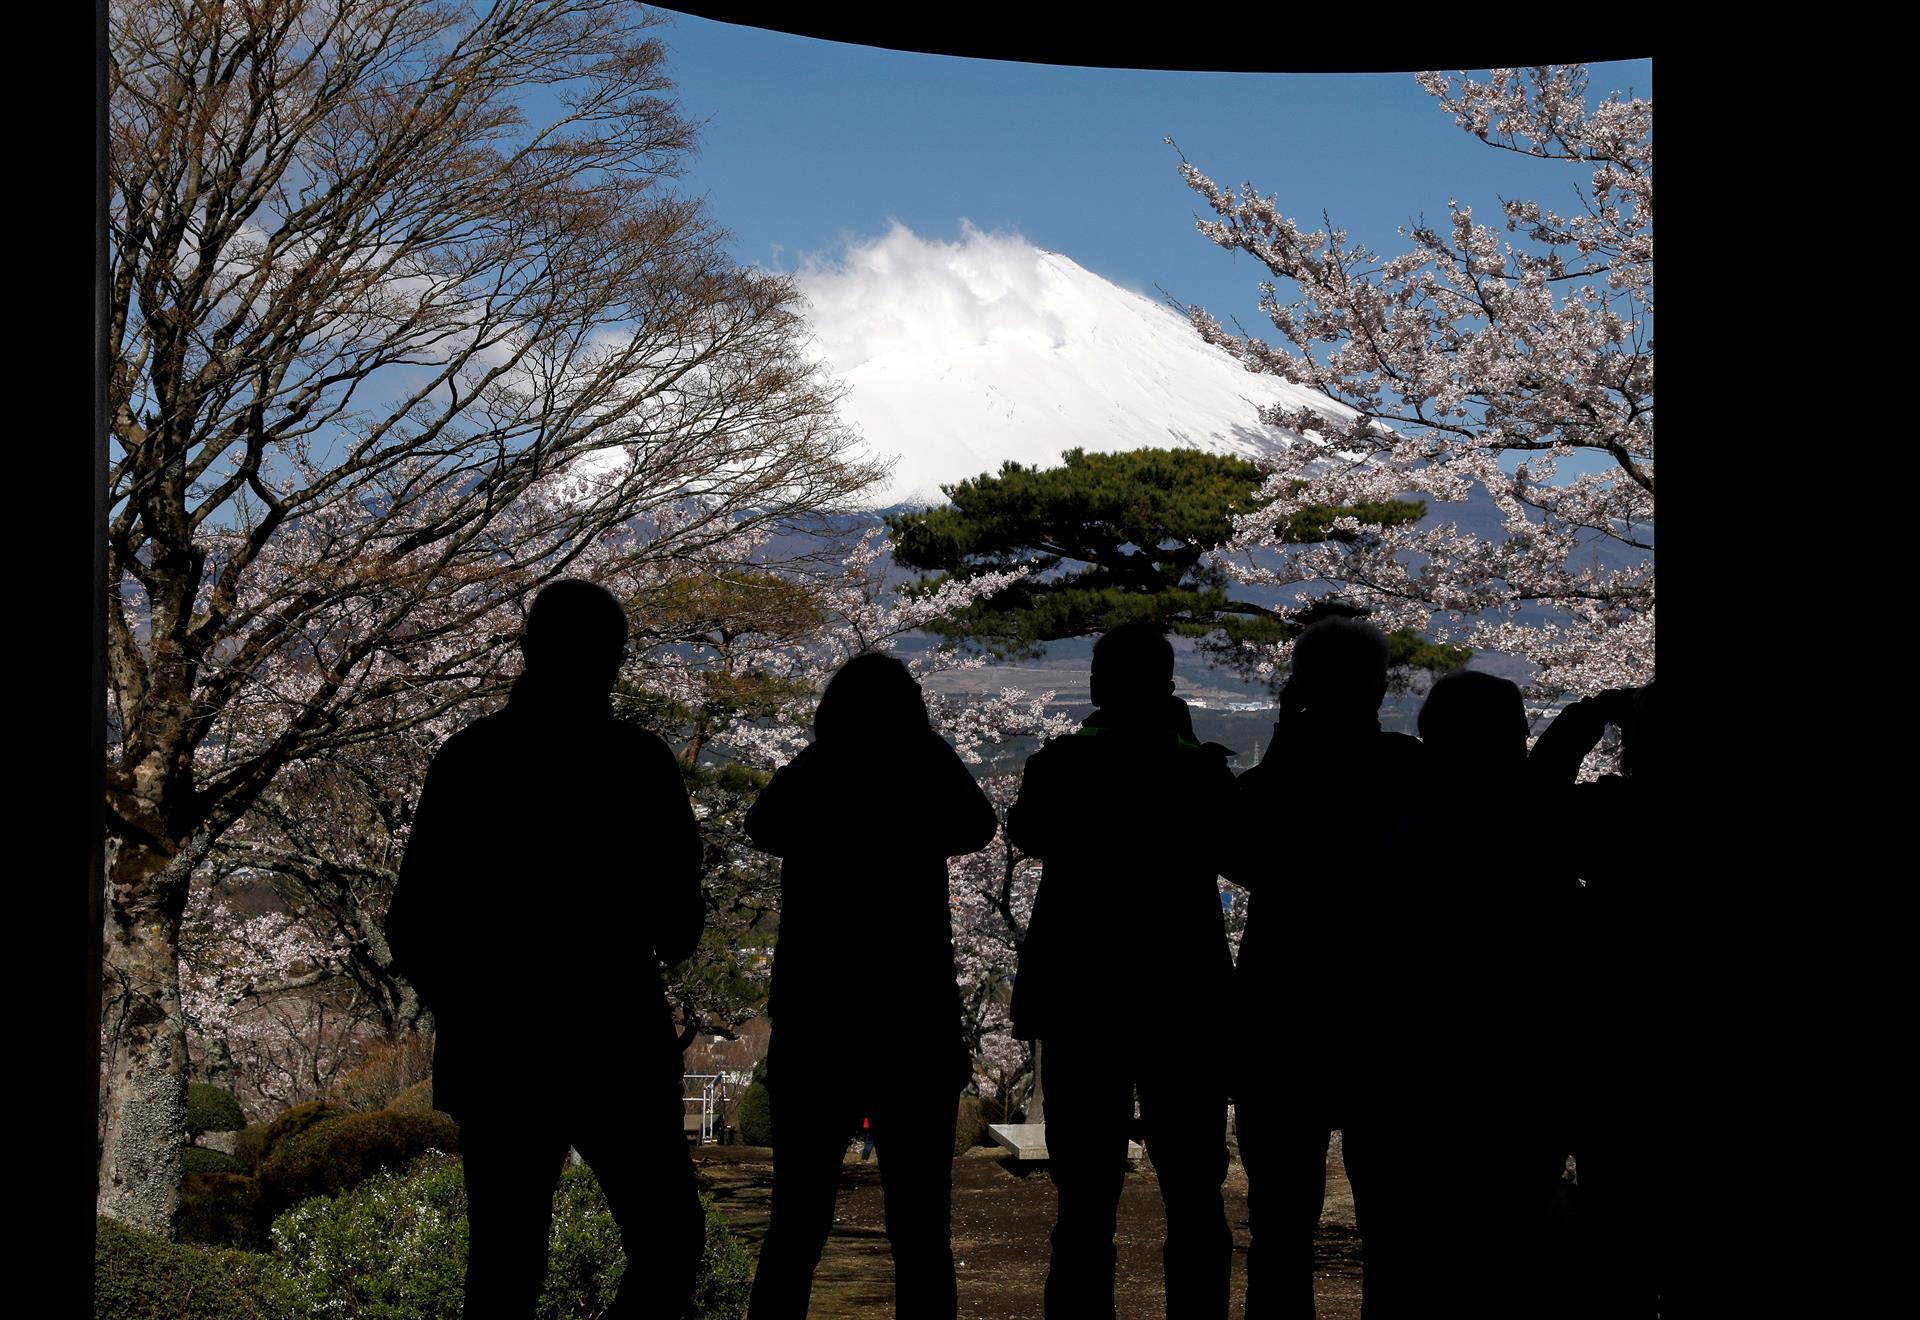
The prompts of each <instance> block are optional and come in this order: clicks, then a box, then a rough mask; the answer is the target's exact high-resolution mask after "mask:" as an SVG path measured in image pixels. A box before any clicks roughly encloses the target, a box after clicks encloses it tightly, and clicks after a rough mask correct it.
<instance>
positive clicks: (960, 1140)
mask: <svg viewBox="0 0 1920 1320" xmlns="http://www.w3.org/2000/svg"><path fill="white" fill-rule="evenodd" d="M987 1122H988V1119H987V1108H986V1105H985V1104H984V1103H983V1102H982V1101H981V1100H980V1098H979V1097H978V1096H971V1095H968V1096H962V1097H961V1098H960V1114H959V1117H958V1119H957V1120H956V1121H955V1123H954V1130H953V1153H954V1154H955V1155H965V1154H966V1153H967V1152H968V1151H970V1150H972V1149H973V1148H974V1147H975V1146H978V1145H980V1144H981V1143H982V1142H983V1141H985V1140H986V1138H987Z"/></svg>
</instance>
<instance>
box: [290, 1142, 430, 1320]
mask: <svg viewBox="0 0 1920 1320" xmlns="http://www.w3.org/2000/svg"><path fill="white" fill-rule="evenodd" d="M466 1259H467V1193H466V1184H465V1182H464V1181H463V1179H462V1177H461V1169H460V1161H459V1160H458V1159H456V1158H454V1157H453V1156H451V1155H429V1156H426V1157H425V1158H423V1159H421V1160H420V1161H418V1162H417V1163H415V1164H414V1165H413V1167H412V1168H411V1169H409V1170H408V1171H407V1172H405V1173H387V1174H377V1175H375V1176H374V1177H372V1178H369V1179H367V1181H365V1182H363V1183H361V1184H360V1185H359V1186H358V1187H356V1188H354V1189H353V1190H352V1191H350V1192H348V1193H347V1194H345V1195H343V1196H338V1197H334V1198H332V1199H328V1198H325V1197H316V1198H314V1199H312V1200H309V1201H305V1202H303V1203H301V1204H300V1205H297V1206H295V1207H294V1208H293V1209H291V1210H288V1211H286V1212H285V1213H284V1214H282V1215H280V1216H279V1217H278V1218H276V1219H275V1220H274V1221H273V1263H274V1270H275V1272H276V1273H277V1274H278V1276H279V1277H280V1279H281V1280H282V1281H283V1284H284V1287H285V1289H286V1297H287V1301H288V1303H289V1309H291V1310H292V1311H293V1312H295V1313H296V1314H301V1315H325V1314H329V1313H331V1314H341V1315H351V1316H356V1317H365V1318H366V1320H403V1317H404V1318H412V1317H419V1318H420V1320H427V1317H436V1316H457V1315H459V1314H461V1311H462V1308H463V1306H464V1300H465V1299H464V1294H463V1291H462V1290H463V1287H464V1283H465V1278H466V1273H465V1272H466Z"/></svg>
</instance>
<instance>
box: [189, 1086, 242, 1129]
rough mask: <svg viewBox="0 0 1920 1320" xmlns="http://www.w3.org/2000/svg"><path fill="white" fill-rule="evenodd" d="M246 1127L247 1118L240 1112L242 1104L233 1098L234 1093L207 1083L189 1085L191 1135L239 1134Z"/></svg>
mask: <svg viewBox="0 0 1920 1320" xmlns="http://www.w3.org/2000/svg"><path fill="white" fill-rule="evenodd" d="M246 1125H247V1116H246V1115H245V1114H243V1113H241V1112H240V1102H239V1101H238V1100H235V1099H234V1098H233V1092H231V1091H226V1090H222V1089H221V1088H220V1087H218V1086H210V1085H208V1084H207V1083H206V1082H192V1083H189V1084H188V1086H187V1131H188V1132H189V1133H190V1134H191V1135H193V1136H196V1137H197V1136H199V1135H200V1134H201V1133H202V1132H238V1131H239V1130H240V1129H241V1128H243V1127H245V1126H246Z"/></svg>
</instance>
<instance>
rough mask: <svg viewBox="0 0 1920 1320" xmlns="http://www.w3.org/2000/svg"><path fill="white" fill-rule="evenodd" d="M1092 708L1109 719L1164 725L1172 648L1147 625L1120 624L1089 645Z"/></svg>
mask: <svg viewBox="0 0 1920 1320" xmlns="http://www.w3.org/2000/svg"><path fill="white" fill-rule="evenodd" d="M1089 686H1090V687H1091V688H1092V690H1093V704H1094V705H1096V706H1098V707H1099V708H1100V710H1101V711H1102V712H1103V713H1104V714H1106V715H1109V716H1117V717H1119V718H1122V719H1152V720H1154V721H1155V722H1159V723H1164V722H1165V716H1166V710H1167V698H1168V697H1170V696H1171V695H1173V644H1172V643H1171V642H1169V641H1167V639H1166V637H1165V636H1163V635H1162V634H1161V632H1160V630H1159V629H1158V628H1156V627H1154V626H1153V625H1152V624H1150V623H1123V624H1121V625H1120V626H1119V627H1117V628H1111V629H1108V630H1107V631H1106V632H1105V633H1103V634H1101V637H1100V640H1099V641H1097V642H1095V643H1094V644H1093V673H1092V677H1091V679H1090V682H1089Z"/></svg>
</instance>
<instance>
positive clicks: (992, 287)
mask: <svg viewBox="0 0 1920 1320" xmlns="http://www.w3.org/2000/svg"><path fill="white" fill-rule="evenodd" d="M798 278H799V281H800V286H801V289H802V292H804V293H805V294H806V296H807V299H808V301H809V303H810V304H811V309H810V312H809V315H808V320H809V322H810V324H811V325H812V327H813V330H814V333H815V336H816V343H815V350H814V351H815V352H816V354H817V355H818V357H819V359H820V360H821V361H823V362H824V363H825V364H826V366H827V367H828V369H829V371H830V372H831V373H832V374H833V375H834V376H835V377H837V378H838V379H839V380H840V381H841V382H843V383H844V384H845V386H846V387H847V394H846V397H845V398H844V399H843V400H842V402H841V406H840V411H841V415H842V417H843V418H844V419H845V420H847V421H848V422H849V423H851V424H852V425H853V426H854V427H855V428H856V429H857V430H858V431H859V432H860V434H861V435H862V437H863V443H864V452H865V453H866V454H868V455H871V456H876V457H882V458H887V459H890V460H892V461H893V463H894V468H893V474H892V479H891V480H890V481H889V482H888V483H887V484H886V486H885V488H884V489H883V490H881V491H879V492H877V494H876V495H875V497H874V501H875V503H876V504H877V505H879V506H882V507H888V506H894V505H899V504H907V503H911V504H934V503H939V502H940V501H941V498H942V497H941V495H940V487H941V486H942V485H945V484H949V483H952V482H956V481H960V480H963V479H965V478H967V477H973V476H978V475H980V474H981V473H984V472H997V471H998V470H999V468H1000V465H1001V463H1003V462H1005V461H1007V460H1013V461H1016V462H1020V463H1026V464H1031V465H1038V466H1043V467H1044V466H1052V465H1054V464H1057V463H1058V462H1059V461H1060V455H1061V453H1062V452H1063V451H1065V450H1067V449H1071V448H1074V447H1076V446H1077V447H1080V448H1084V449H1088V450H1094V451H1101V452H1116V451H1120V450H1127V449H1139V448H1143V447H1147V446H1161V447H1172V446H1188V447H1192V448H1197V449H1205V450H1209V451H1212V452H1214V453H1224V454H1235V455H1239V456H1242V457H1247V458H1257V457H1259V456H1260V455H1262V454H1264V453H1268V452H1271V451H1272V450H1274V449H1275V448H1278V447H1281V446H1284V445H1286V444H1287V443H1289V441H1290V440H1292V439H1294V438H1295V437H1293V436H1292V434H1291V433H1290V432H1287V431H1283V430H1280V429H1278V428H1273V427H1267V426H1264V425H1262V424H1261V423H1260V421H1259V419H1258V417H1257V416H1256V410H1257V409H1258V408H1259V407H1260V406H1262V405H1265V404H1272V403H1279V402H1286V403H1289V404H1292V405H1295V406H1298V405H1302V404H1306V405H1310V406H1315V407H1318V408H1320V409H1322V410H1323V411H1324V412H1326V413H1328V414H1329V415H1335V416H1337V415H1340V414H1341V413H1342V412H1343V411H1344V410H1342V409H1340V408H1339V407H1338V405H1335V404H1333V403H1332V402H1331V401H1329V400H1326V399H1324V398H1322V397H1321V396H1319V395H1316V394H1313V393H1311V392H1310V391H1307V390H1305V389H1302V388H1300V387H1298V386H1294V385H1290V384H1287V383H1286V382H1284V381H1281V380H1278V379H1276V378H1274V377H1272V376H1262V375H1255V374H1252V373H1249V372H1247V371H1246V370H1245V369H1243V368H1242V367H1241V366H1240V365H1239V363H1237V362H1235V361H1234V360H1233V359H1232V358H1231V357H1229V356H1227V354H1225V353H1223V352H1221V351H1220V350H1219V349H1217V348H1214V347H1212V346H1211V345H1208V344H1205V343H1203V342H1201V340H1200V338H1199V336H1198V335H1196V334H1195V333H1194V332H1193V330H1192V328H1191V327H1190V326H1189V325H1188V324H1187V323H1186V322H1185V321H1184V320H1182V319H1181V318H1180V317H1179V316H1178V315H1177V314H1176V313H1174V312H1173V311H1172V310H1170V309H1169V308H1167V307H1166V306H1164V305H1162V304H1160V303H1158V302H1155V301H1154V300H1152V299H1150V298H1147V297H1144V296H1142V295H1140V294H1137V293H1131V292H1129V291H1127V290H1125V289H1122V288H1120V287H1119V286H1118V285H1116V284H1113V283H1111V282H1109V281H1107V280H1105V279H1102V278H1101V277H1100V276H1098V275H1095V274H1093V273H1092V272H1090V271H1088V270H1086V269H1084V268H1083V267H1081V266H1079V265H1078V264H1076V263H1075V262H1073V261H1072V260H1070V259H1069V258H1067V257H1064V256H1062V255H1060V254H1059V253H1055V252H1044V251H1041V250H1040V249H1039V248H1036V247H1034V246H1033V245H1031V244H1029V243H1027V242H1026V241H1024V240H1023V239H1020V238H1017V237H1008V236H1002V235H988V234H981V233H979V232H978V231H975V230H968V231H967V232H966V233H965V235H964V236H963V239H962V241H961V242H959V243H942V242H939V241H937V240H926V239H921V238H919V237H918V236H916V235H915V234H913V233H912V232H911V231H910V230H907V229H906V228H904V227H902V226H899V225H896V226H895V227H894V228H893V230H892V231H891V232H889V233H888V234H887V235H886V236H885V237H884V238H880V239H877V240H874V241H873V242H871V243H867V244H863V245H855V246H853V247H850V248H849V249H848V251H847V252H846V254H845V256H844V258H843V259H842V260H841V261H840V262H839V263H837V264H834V265H832V266H819V265H814V266H810V267H808V268H807V269H804V270H802V271H801V272H799V275H798Z"/></svg>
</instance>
